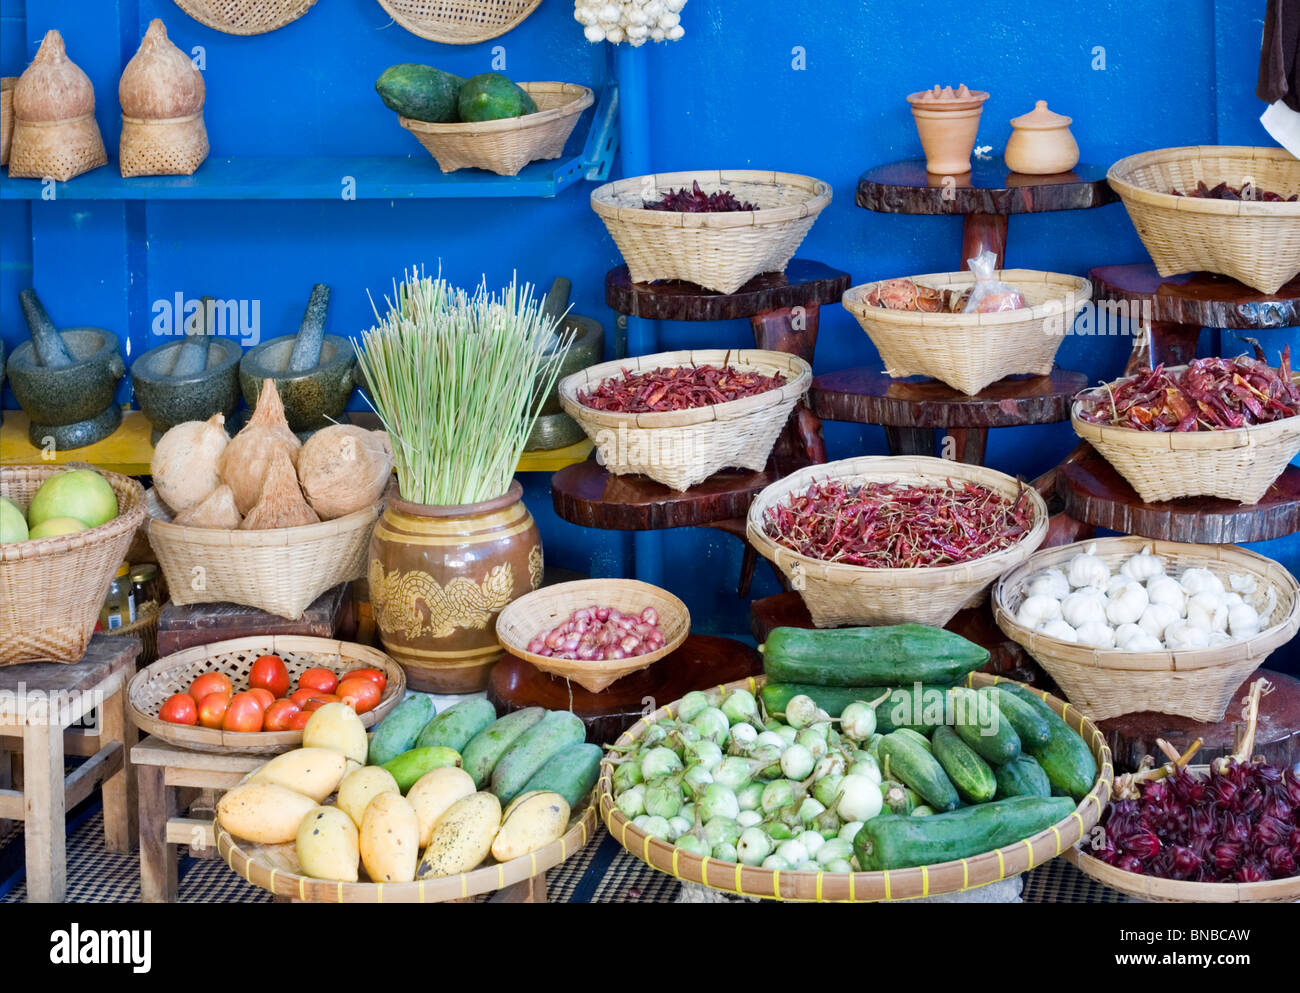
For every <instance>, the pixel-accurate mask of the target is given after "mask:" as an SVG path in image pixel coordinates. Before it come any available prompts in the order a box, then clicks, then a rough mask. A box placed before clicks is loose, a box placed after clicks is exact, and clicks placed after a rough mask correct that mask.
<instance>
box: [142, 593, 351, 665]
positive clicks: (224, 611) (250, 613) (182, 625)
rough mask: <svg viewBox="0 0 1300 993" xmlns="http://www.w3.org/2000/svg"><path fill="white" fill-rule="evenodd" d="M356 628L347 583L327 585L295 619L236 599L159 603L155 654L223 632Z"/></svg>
mask: <svg viewBox="0 0 1300 993" xmlns="http://www.w3.org/2000/svg"><path fill="white" fill-rule="evenodd" d="M355 630H356V619H355V617H354V611H353V603H352V593H351V588H350V584H349V583H340V584H339V585H338V586H335V587H334V588H333V589H330V590H326V591H325V592H324V593H322V594H321V595H320V596H318V597H317V598H316V599H315V600H313V601H312V602H311V604H309V605H308V607H307V609H306V610H305V611H304V612H303V615H302V617H300V618H298V619H297V620H296V621H291V620H288V619H287V618H284V617H279V616H277V615H276V614H269V613H267V612H266V611H264V610H258V609H257V608H256V607H246V606H244V605H242V604H237V603H194V604H189V605H187V606H181V605H179V604H175V603H168V604H166V605H164V607H163V609H162V613H161V614H160V615H159V617H158V655H159V657H162V656H164V655H171V654H172V653H174V652H179V651H182V650H183V649H186V648H193V647H194V646H195V645H210V644H212V643H213V642H214V641H225V640H226V639H228V638H245V637H254V636H263V635H280V634H300V635H304V636H307V637H312V638H342V639H343V640H345V641H347V640H351V635H352V633H353V632H355Z"/></svg>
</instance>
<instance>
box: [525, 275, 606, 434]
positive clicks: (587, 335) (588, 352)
mask: <svg viewBox="0 0 1300 993" xmlns="http://www.w3.org/2000/svg"><path fill="white" fill-rule="evenodd" d="M572 291H573V284H572V283H570V281H569V280H568V279H566V278H565V277H563V276H558V277H556V280H555V282H554V283H552V284H551V290H550V292H549V293H547V294H546V298H545V300H544V301H543V302H542V315H543V316H544V318H545V319H546V321H547V323H551V322H553V321H555V320H556V319H558V320H559V326H558V327H557V328H556V334H558V335H559V336H560V338H561V339H562V340H566V341H571V344H570V345H569V352H568V354H567V355H566V356H565V357H564V361H563V362H562V363H561V364H560V373H559V375H558V376H557V377H556V386H555V387H554V388H553V389H552V390H551V392H550V393H549V394H548V395H547V396H544V397H541V396H536V395H534V397H533V402H534V403H536V404H538V406H539V407H540V413H539V414H538V417H537V421H536V423H534V424H533V430H532V432H531V433H530V434H529V435H528V440H527V441H526V442H525V443H524V451H526V452H539V451H551V450H553V449H556V448H565V447H567V446H569V445H572V444H574V443H575V442H578V441H581V440H582V439H583V438H584V437H585V433H584V432H583V430H582V428H581V427H579V426H578V422H577V421H575V420H574V419H573V418H571V417H570V416H569V415H568V414H566V413H565V412H564V410H563V409H562V408H561V407H560V394H559V381H560V380H561V379H563V378H564V377H565V376H568V375H571V374H572V373H575V372H578V371H580V370H582V369H585V368H587V366H591V365H595V364H596V363H598V362H600V361H601V360H602V359H603V358H604V353H605V330H604V328H602V327H601V326H600V324H599V323H598V322H596V321H594V320H592V319H591V318H590V317H580V316H579V315H577V314H574V313H573V312H571V311H569V310H568V307H569V297H570V295H571V293H572Z"/></svg>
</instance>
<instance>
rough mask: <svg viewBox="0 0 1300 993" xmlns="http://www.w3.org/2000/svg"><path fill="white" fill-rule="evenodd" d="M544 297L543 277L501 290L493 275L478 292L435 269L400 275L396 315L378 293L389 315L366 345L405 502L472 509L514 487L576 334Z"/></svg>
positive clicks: (371, 383)
mask: <svg viewBox="0 0 1300 993" xmlns="http://www.w3.org/2000/svg"><path fill="white" fill-rule="evenodd" d="M543 302H544V298H541V299H539V298H538V297H535V296H534V294H533V286H532V284H531V283H524V284H523V285H522V286H520V285H519V284H518V282H517V280H516V279H512V280H511V282H510V285H509V286H507V287H505V288H504V289H502V290H501V291H500V292H499V293H489V292H488V289H487V280H486V278H485V279H484V280H483V282H481V283H480V284H479V286H478V288H477V289H476V290H475V291H474V293H473V295H470V294H469V293H467V292H466V291H465V290H463V289H458V288H455V287H453V286H450V285H449V284H448V283H447V282H446V281H445V280H443V278H442V275H441V272H440V273H439V275H438V277H437V278H436V279H430V278H429V277H427V276H425V275H424V271H423V269H420V270H419V271H418V272H417V271H416V270H411V271H408V272H405V273H404V274H403V280H402V283H401V285H398V284H397V282H396V280H394V282H393V295H392V297H391V298H390V297H387V296H385V298H384V303H385V306H386V312H385V313H383V314H381V313H380V312H379V308H378V307H376V306H375V303H374V300H373V298H372V299H371V307H372V309H373V310H374V312H375V320H376V322H377V323H376V325H375V326H374V327H372V328H371V329H370V330H369V331H365V332H363V333H362V335H361V341H360V343H355V342H354V346H355V348H356V351H357V361H358V364H359V366H360V368H361V371H362V373H363V374H364V376H365V380H366V386H367V389H366V390H364V391H363V394H362V395H363V396H365V398H366V402H367V403H369V404H370V406H371V408H372V409H373V410H374V411H375V412H376V413H377V414H378V415H379V417H380V419H381V420H382V421H383V424H384V428H385V429H386V430H387V431H388V436H389V438H390V439H391V441H392V445H393V456H394V467H395V469H396V470H397V486H398V491H399V493H400V494H401V497H402V499H403V500H407V501H409V502H411V503H418V504H429V505H435V506H462V505H464V504H470V503H480V502H482V501H484V500H491V499H493V498H495V497H499V496H502V495H504V494H505V492H506V491H507V490H508V489H509V488H510V483H511V480H513V479H514V474H515V468H516V466H517V465H518V463H519V457H520V455H521V454H522V453H523V450H524V444H525V443H526V442H527V440H528V435H529V434H530V432H531V431H532V429H533V423H534V422H535V421H536V419H537V414H538V411H539V410H540V409H541V401H542V400H543V399H544V398H545V397H546V396H548V395H549V394H550V392H551V390H552V389H554V387H555V381H556V378H557V377H558V375H559V371H560V364H561V363H562V362H563V361H564V357H565V355H566V354H567V353H568V350H569V344H570V341H571V339H570V341H560V342H559V344H558V345H557V340H558V338H559V336H558V328H559V323H560V321H559V319H548V318H547V317H546V316H545V315H544V314H543V311H542V304H543ZM534 397H536V398H537V401H536V402H534Z"/></svg>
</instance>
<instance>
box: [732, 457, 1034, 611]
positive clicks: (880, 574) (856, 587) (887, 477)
mask: <svg viewBox="0 0 1300 993" xmlns="http://www.w3.org/2000/svg"><path fill="white" fill-rule="evenodd" d="M826 479H839V480H843V481H844V482H845V483H847V484H850V485H852V484H861V483H868V482H878V483H885V482H895V481H901V482H904V483H910V484H915V485H918V486H926V485H929V486H946V485H948V483H949V481H952V482H953V483H964V482H970V483H975V484H978V485H981V486H986V487H988V488H989V489H991V490H993V491H994V492H996V493H999V494H1001V495H1002V496H1005V497H1007V498H1009V499H1012V500H1014V499H1016V497H1017V495H1018V494H1019V493H1021V492H1022V490H1023V492H1024V494H1025V497H1026V498H1027V499H1028V500H1029V501H1030V504H1031V506H1032V507H1033V525H1032V527H1031V528H1030V530H1029V531H1028V532H1027V533H1026V534H1025V535H1024V536H1023V537H1022V538H1021V539H1020V541H1019V542H1017V543H1016V544H1015V545H1012V546H1011V547H1010V548H1005V549H1003V550H1001V551H998V552H994V553H993V554H992V555H986V556H984V557H983V558H979V559H975V560H974V561H971V562H963V563H961V564H959V565H945V566H934V567H928V568H915V569H870V568H867V567H865V566H857V565H842V564H839V563H835V562H826V561H823V560H821V559H814V558H810V557H808V556H806V555H801V554H799V553H798V552H796V551H794V550H793V549H791V548H788V547H786V546H785V545H782V544H780V543H779V542H777V541H775V540H774V539H772V538H771V537H769V536H768V534H767V532H766V531H764V529H763V523H764V514H765V513H766V511H767V510H768V508H770V507H773V506H775V505H776V504H778V503H785V502H786V501H787V499H788V498H789V496H790V495H791V494H794V493H802V492H803V491H804V490H806V489H807V488H808V487H809V486H810V485H811V484H812V483H814V482H817V481H823V480H826ZM745 537H746V538H747V539H748V541H749V543H750V544H751V545H753V546H754V548H755V549H756V550H757V551H758V554H760V555H762V556H763V557H764V558H765V559H767V560H768V561H769V562H772V563H773V564H774V565H775V566H776V567H777V568H778V569H780V570H781V572H782V573H783V574H784V575H785V576H786V577H788V578H789V580H790V583H791V585H792V586H793V587H794V589H796V590H797V591H798V592H799V595H800V597H802V598H803V602H804V604H805V605H806V606H807V607H808V612H809V613H810V614H811V615H812V620H813V623H814V624H815V625H816V626H817V627H819V628H825V627H840V626H843V625H883V624H928V625H931V626H933V627H942V626H943V625H944V624H946V623H947V622H948V621H949V620H951V619H952V617H953V615H954V614H956V613H957V611H959V610H961V609H962V608H964V607H968V606H975V605H976V604H978V603H980V602H981V601H982V600H983V598H984V594H985V591H986V590H987V589H988V586H989V584H990V583H992V582H993V581H994V580H995V579H997V577H998V576H1000V575H1002V573H1004V572H1006V571H1007V570H1008V569H1011V568H1014V567H1015V566H1017V565H1019V564H1020V563H1021V562H1023V561H1024V560H1025V559H1026V558H1028V557H1029V556H1030V554H1032V553H1033V551H1034V550H1035V549H1037V548H1038V546H1039V545H1041V544H1042V543H1043V539H1044V538H1046V537H1047V504H1045V503H1044V502H1043V498H1042V497H1041V496H1039V495H1038V492H1037V491H1036V490H1034V489H1033V488H1032V487H1026V486H1022V484H1021V483H1020V482H1019V481H1018V480H1015V479H1013V478H1012V477H1010V476H1007V475H1004V474H1003V473H1000V472H996V471H994V470H993V469H986V468H984V467H983V466H976V465H967V464H966V463H963V462H950V461H948V460H947V459H936V458H929V457H926V456H911V455H894V456H890V455H868V456H863V457H860V458H856V459H842V460H840V461H838V462H827V463H826V464H825V465H814V466H808V467H807V468H805V469H800V470H799V471H798V472H795V473H792V474H791V475H789V476H786V477H785V478H784V479H780V480H778V481H777V482H775V483H772V484H771V485H770V486H768V487H767V488H766V489H764V490H763V491H762V492H761V493H760V494H759V495H758V496H757V497H755V498H754V502H753V503H752V504H750V506H749V518H748V520H747V521H746V525H745Z"/></svg>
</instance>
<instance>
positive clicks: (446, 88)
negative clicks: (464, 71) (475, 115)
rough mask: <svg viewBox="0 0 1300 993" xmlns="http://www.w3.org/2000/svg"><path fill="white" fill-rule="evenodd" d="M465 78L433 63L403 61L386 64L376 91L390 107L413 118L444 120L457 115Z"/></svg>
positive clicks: (439, 122)
mask: <svg viewBox="0 0 1300 993" xmlns="http://www.w3.org/2000/svg"><path fill="white" fill-rule="evenodd" d="M464 85H465V80H464V79H462V78H461V77H460V76H454V75H452V74H451V73H449V72H443V71H442V70H441V69H435V68H433V66H423V65H417V64H415V63H413V62H403V63H401V64H400V65H395V66H389V67H388V68H387V69H385V70H384V72H383V75H381V76H380V77H379V79H378V80H377V81H376V82H375V91H376V92H377V93H378V94H379V98H380V99H381V100H383V101H384V104H385V105H386V106H387V107H388V108H389V110H395V111H397V112H398V113H399V114H401V115H402V116H403V117H409V118H411V119H412V120H414V121H428V122H430V123H432V124H446V123H449V122H452V121H456V120H458V119H459V112H458V110H457V103H458V101H459V97H460V89H461V87H462V86H464Z"/></svg>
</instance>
